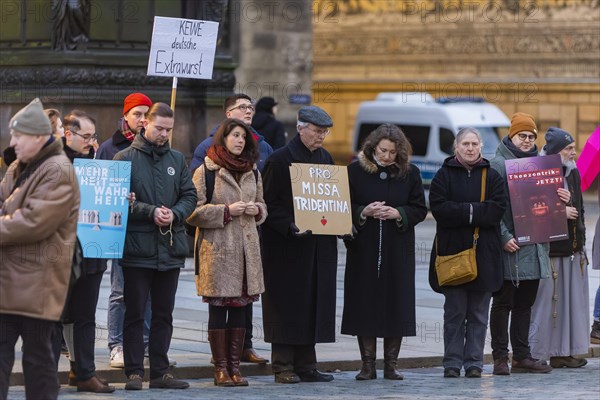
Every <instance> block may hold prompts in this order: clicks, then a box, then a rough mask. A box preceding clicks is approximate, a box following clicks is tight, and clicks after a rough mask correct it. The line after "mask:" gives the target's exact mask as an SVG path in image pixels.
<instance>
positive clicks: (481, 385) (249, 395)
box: [8, 358, 600, 400]
mask: <svg viewBox="0 0 600 400" xmlns="http://www.w3.org/2000/svg"><path fill="white" fill-rule="evenodd" d="M442 371H443V370H442V368H441V367H437V368H420V369H409V370H404V371H403V373H404V380H403V381H389V380H385V379H382V374H383V372H382V371H381V370H379V371H378V378H379V379H377V380H372V381H361V382H359V381H356V380H355V379H354V375H355V374H356V372H354V371H353V372H339V373H334V375H335V380H334V381H333V382H330V383H300V384H295V385H282V384H275V383H274V382H273V377H272V376H270V375H269V376H257V377H254V376H250V377H248V380H249V382H250V386H249V387H246V388H243V387H241V388H240V387H238V388H219V387H215V386H214V385H213V383H212V379H199V380H190V381H189V382H190V385H191V386H190V388H189V389H187V390H158V389H153V390H148V389H147V383H145V384H144V388H145V389H144V390H142V391H138V392H126V391H125V390H123V388H124V385H123V384H116V385H115V386H116V387H117V391H116V392H115V393H113V394H112V395H100V394H91V393H86V394H84V393H78V392H77V391H76V389H74V388H69V387H66V386H63V387H62V389H61V392H60V396H59V398H60V399H65V400H66V399H77V400H92V399H101V398H104V399H114V400H117V399H128V400H135V399H144V400H151V399H173V400H175V399H227V398H243V399H244V400H249V399H270V400H273V399H315V400H317V399H318V400H322V399H337V400H345V399H401V398H404V399H411V400H413V399H429V400H435V399H467V398H472V399H511V400H512V399H527V400H532V399H544V400H546V399H569V400H571V399H590V400H598V398H599V397H600V359H599V358H592V359H589V363H588V365H587V366H585V367H583V368H579V369H566V368H565V369H558V370H554V371H552V372H551V373H550V374H513V375H511V376H494V375H492V374H491V372H492V366H491V365H486V366H485V368H484V375H483V377H482V378H481V379H469V378H464V377H461V378H458V379H450V378H443V377H442ZM8 398H9V399H14V400H21V399H25V390H24V388H23V386H13V387H11V388H10V391H9V396H8Z"/></svg>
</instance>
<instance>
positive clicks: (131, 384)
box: [125, 374, 142, 390]
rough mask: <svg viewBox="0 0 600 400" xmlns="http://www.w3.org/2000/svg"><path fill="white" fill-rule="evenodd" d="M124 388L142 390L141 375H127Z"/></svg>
mask: <svg viewBox="0 0 600 400" xmlns="http://www.w3.org/2000/svg"><path fill="white" fill-rule="evenodd" d="M125 390H142V377H141V376H139V375H138V374H131V375H129V376H128V377H127V383H126V384H125Z"/></svg>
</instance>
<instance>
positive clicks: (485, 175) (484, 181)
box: [473, 168, 487, 248]
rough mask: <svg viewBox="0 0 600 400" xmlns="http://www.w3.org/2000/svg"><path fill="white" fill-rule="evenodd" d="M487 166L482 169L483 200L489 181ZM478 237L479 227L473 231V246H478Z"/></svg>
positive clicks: (482, 199)
mask: <svg viewBox="0 0 600 400" xmlns="http://www.w3.org/2000/svg"><path fill="white" fill-rule="evenodd" d="M486 177H487V168H483V171H481V200H480V201H481V202H483V201H484V200H485V184H486V182H487V179H486ZM477 239H479V227H478V226H477V227H475V233H473V248H476V247H477Z"/></svg>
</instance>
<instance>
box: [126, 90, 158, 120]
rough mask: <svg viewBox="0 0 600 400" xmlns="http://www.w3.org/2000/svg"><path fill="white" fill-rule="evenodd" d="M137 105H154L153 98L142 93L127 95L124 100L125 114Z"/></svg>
mask: <svg viewBox="0 0 600 400" xmlns="http://www.w3.org/2000/svg"><path fill="white" fill-rule="evenodd" d="M137 106H148V107H152V100H150V98H149V97H148V96H146V95H145V94H142V93H131V94H130V95H129V96H127V97H125V101H124V102H123V115H125V114H127V112H128V111H129V110H131V109H132V108H133V107H137Z"/></svg>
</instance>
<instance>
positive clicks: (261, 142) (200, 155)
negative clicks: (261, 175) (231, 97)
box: [188, 124, 273, 174]
mask: <svg viewBox="0 0 600 400" xmlns="http://www.w3.org/2000/svg"><path fill="white" fill-rule="evenodd" d="M220 126H221V124H219V125H217V126H215V127H214V128H213V130H212V131H211V132H210V134H209V135H208V137H207V138H206V139H204V140H203V141H202V142H200V144H199V145H198V147H196V150H194V155H193V157H192V161H190V165H189V167H188V169H189V170H190V173H192V174H193V173H194V171H196V168H198V167H199V166H201V165H202V163H203V162H204V158H205V157H206V151H207V150H208V148H209V147H210V146H211V145H212V141H213V136H215V133H216V132H217V130H218V129H219V127H220ZM250 130H251V131H252V133H253V134H254V135H256V137H257V138H258V154H259V159H258V161H257V162H256V165H257V166H258V170H259V171H262V170H263V168H264V166H265V161H266V160H267V158H269V156H270V155H271V154H272V153H273V148H272V147H271V146H270V145H269V143H267V142H266V141H265V138H264V137H262V136H261V135H260V134H259V133H258V132H256V131H255V130H254V129H253V128H250Z"/></svg>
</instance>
